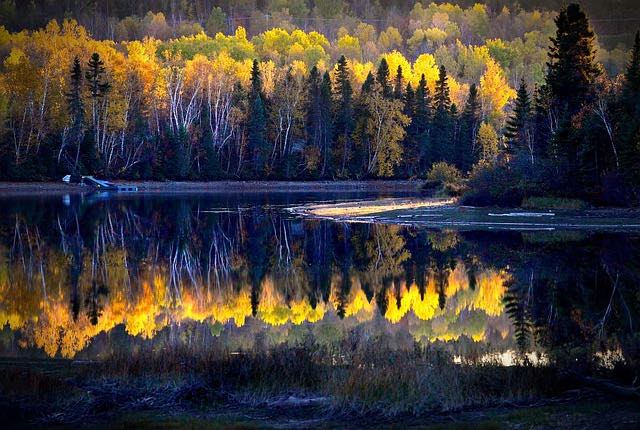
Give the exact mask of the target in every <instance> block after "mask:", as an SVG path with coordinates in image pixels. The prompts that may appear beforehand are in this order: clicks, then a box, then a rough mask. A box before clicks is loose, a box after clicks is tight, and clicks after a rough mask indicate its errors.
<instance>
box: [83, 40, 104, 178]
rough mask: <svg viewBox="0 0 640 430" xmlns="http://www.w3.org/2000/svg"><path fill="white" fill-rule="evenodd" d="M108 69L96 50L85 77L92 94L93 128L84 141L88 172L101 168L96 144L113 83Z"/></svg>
mask: <svg viewBox="0 0 640 430" xmlns="http://www.w3.org/2000/svg"><path fill="white" fill-rule="evenodd" d="M105 75H106V69H105V67H104V62H103V61H102V60H101V59H100V55H99V54H98V53H96V52H94V53H93V54H92V55H91V58H90V59H89V63H88V64H87V71H86V73H85V79H86V81H87V88H88V89H89V94H90V95H91V130H90V131H89V133H87V134H86V135H85V138H84V141H83V144H82V146H83V155H82V157H83V165H84V167H85V169H86V170H87V171H88V172H91V173H93V172H95V171H97V170H99V169H100V164H101V163H100V158H99V156H98V151H97V148H96V145H97V144H98V140H99V137H100V134H101V130H100V127H103V126H104V124H101V121H100V120H101V116H102V112H103V110H104V109H105V108H106V107H105V106H104V105H103V104H102V103H103V101H104V99H105V97H107V95H108V94H109V91H110V90H111V84H110V83H109V82H108V81H107V80H106V77H105Z"/></svg>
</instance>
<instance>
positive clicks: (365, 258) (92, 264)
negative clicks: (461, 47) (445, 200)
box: [0, 193, 640, 369]
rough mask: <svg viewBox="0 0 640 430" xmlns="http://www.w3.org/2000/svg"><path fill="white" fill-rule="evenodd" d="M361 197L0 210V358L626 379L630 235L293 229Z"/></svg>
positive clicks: (635, 266)
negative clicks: (306, 355)
mask: <svg viewBox="0 0 640 430" xmlns="http://www.w3.org/2000/svg"><path fill="white" fill-rule="evenodd" d="M372 197H375V195H373V194H351V195H349V194H304V193H297V194H278V193H275V194H269V195H260V194H255V195H254V194H237V195H226V194H215V195H213V194H209V195H208V194H193V195H143V196H139V195H135V196H134V195H131V196H121V197H105V196H101V195H90V196H52V197H31V198H27V197H25V198H2V199H0V326H1V327H2V331H0V355H1V356H3V357H13V358H27V357H28V358H38V357H41V358H46V357H61V358H74V359H97V358H101V357H107V356H109V355H110V354H113V353H114V352H115V351H122V350H126V351H135V350H136V348H141V347H145V346H150V347H152V348H157V349H160V348H172V347H174V346H176V345H185V344H188V345H191V346H194V347H197V348H206V349H210V350H212V351H215V350H220V351H223V350H224V351H232V352H233V351H237V352H241V351H246V350H252V349H268V348H270V347H273V346H276V345H283V344H287V345H304V344H306V342H309V341H313V342H316V343H319V344H322V345H327V346H332V345H344V343H345V342H347V341H349V339H353V338H354V337H355V338H358V339H367V338H376V339H382V341H383V342H384V343H385V344H386V345H387V346H389V347H391V348H398V349H411V348H413V347H414V346H415V345H416V344H421V345H432V346H433V348H441V349H443V350H445V351H447V352H449V353H451V354H452V355H453V356H454V357H455V360H456V361H458V362H460V361H464V360H466V359H469V358H474V359H478V358H480V359H482V358H483V357H491V359H492V360H494V361H495V360H498V361H500V362H502V363H504V364H512V363H513V362H514V360H522V359H524V355H522V354H526V357H527V359H528V360H529V361H530V362H533V363H541V364H544V363H545V362H547V361H548V360H549V359H550V358H551V359H553V360H556V361H558V360H565V361H568V362H575V363H577V364H576V365H584V366H594V365H597V366H605V367H609V368H615V367H616V366H622V367H625V368H629V367H631V368H636V369H637V364H638V356H639V355H640V354H639V352H638V350H639V349H640V348H639V345H640V334H639V332H638V329H639V327H640V321H639V319H638V316H639V312H640V289H639V288H638V285H640V236H638V235H635V234H633V233H615V232H606V233H605V232H589V231H579V232H577V231H566V232H563V231H543V232H531V231H528V232H527V231H524V232H518V231H509V232H505V231H482V230H469V229H468V228H467V229H465V231H456V230H453V229H452V230H442V229H429V228H426V227H425V228H423V227H421V228H416V227H402V226H395V225H378V224H366V223H357V224H345V223H336V222H331V221H326V220H323V221H318V220H311V219H303V218H301V217H299V216H297V215H293V214H291V213H290V212H289V211H287V208H290V207H293V206H297V205H300V204H302V203H308V202H319V201H323V202H326V201H338V200H348V199H354V198H372Z"/></svg>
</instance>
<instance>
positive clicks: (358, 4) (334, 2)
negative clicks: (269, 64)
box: [0, 0, 640, 47]
mask: <svg viewBox="0 0 640 430" xmlns="http://www.w3.org/2000/svg"><path fill="white" fill-rule="evenodd" d="M428 3H429V2H428V1H422V2H417V1H413V2H412V1H402V0H137V1H133V2H132V1H128V0H105V1H97V0H64V1H56V0H30V1H16V0H3V1H1V2H0V25H4V26H6V27H7V28H9V29H10V30H12V31H17V30H22V29H24V28H29V29H36V28H40V27H43V26H44V25H46V23H47V22H48V21H50V20H51V19H57V20H59V21H61V20H63V19H65V18H73V19H75V20H77V21H78V22H79V23H80V24H81V25H83V26H84V27H86V28H88V29H89V30H90V31H91V33H92V34H93V35H94V36H95V37H96V38H99V39H113V38H116V37H119V36H125V37H126V36H127V33H129V34H128V36H129V37H132V38H141V37H142V36H143V35H140V34H137V35H134V34H131V33H130V31H132V30H133V31H139V30H140V29H141V28H142V27H144V26H145V25H146V24H148V23H149V22H148V21H149V16H148V12H149V11H151V12H153V15H152V16H157V15H159V14H160V15H162V17H163V20H164V21H165V23H166V24H165V25H163V26H162V27H163V28H162V30H163V31H165V34H166V35H167V37H177V36H180V35H184V34H185V32H186V33H190V32H192V31H194V29H195V28H196V27H199V28H200V29H205V30H206V31H208V32H210V35H211V36H214V35H215V33H216V32H218V31H222V32H225V33H227V34H232V33H233V32H235V29H236V28H237V27H238V26H243V27H244V28H246V29H247V31H248V33H249V34H250V35H257V34H259V33H262V32H264V31H266V30H268V29H269V28H271V27H274V26H277V27H283V28H288V29H291V28H292V27H293V28H302V29H304V30H305V31H310V30H316V31H319V32H321V33H323V34H325V35H327V36H328V37H329V36H335V34H336V33H337V32H338V30H339V29H340V28H341V27H345V28H347V29H349V30H351V29H352V28H351V27H353V28H355V26H356V25H357V24H358V23H359V22H366V23H369V24H373V25H374V26H375V27H376V30H377V31H383V30H385V29H386V28H387V27H389V26H392V27H395V28H397V29H399V30H400V32H401V33H402V34H403V36H404V37H405V38H407V39H408V38H409V37H411V33H412V32H413V30H415V28H410V27H411V25H412V24H413V21H415V16H412V15H410V12H412V10H413V9H414V8H415V6H416V5H420V6H425V7H426V6H427V5H428ZM476 3H478V2H477V1H476V0H452V1H450V2H448V6H450V8H451V9H453V8H458V9H461V8H471V7H473V6H474V4H476ZM482 3H484V4H485V5H486V8H487V10H488V15H489V16H490V17H497V16H499V15H500V14H501V13H502V11H503V10H504V9H505V8H507V9H508V10H510V11H511V12H513V13H516V14H517V13H518V12H520V11H533V10H535V9H538V10H544V11H557V10H559V9H560V8H561V7H562V6H563V5H564V2H563V1H562V0H529V1H526V2H522V1H518V0H488V1H485V2H482ZM580 4H581V5H582V6H583V7H584V8H585V9H586V11H587V12H588V13H589V15H590V16H592V17H593V18H596V19H597V20H598V21H597V23H596V30H597V31H598V32H599V33H601V34H603V35H605V34H606V40H605V44H606V45H607V46H609V47H615V46H616V45H617V44H618V43H625V42H628V41H625V33H627V34H626V39H628V38H629V34H628V33H629V32H631V31H633V26H634V25H637V22H635V23H634V22H631V20H630V18H632V17H634V16H637V15H638V12H639V11H640V9H639V7H638V3H637V2H636V1H635V0H616V1H609V2H603V1H600V0H583V1H581V2H580ZM442 5H443V6H447V5H446V4H442ZM450 15H456V12H454V13H453V14H451V13H450ZM145 18H147V22H146V23H144V21H145ZM499 21H500V20H498V22H492V25H491V28H492V29H493V28H495V27H496V24H498V25H499V24H500V22H499ZM469 22H473V19H471V20H469ZM140 24H143V25H142V26H141V25H140ZM463 27H465V26H461V29H463ZM156 29H160V28H159V27H156ZM197 32H198V31H197V30H196V33H197ZM118 33H120V34H118ZM148 35H152V34H148ZM154 36H155V37H158V36H157V34H156V35H154ZM499 37H504V35H500V36H499Z"/></svg>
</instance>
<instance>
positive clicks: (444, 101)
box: [433, 66, 451, 114]
mask: <svg viewBox="0 0 640 430" xmlns="http://www.w3.org/2000/svg"><path fill="white" fill-rule="evenodd" d="M433 103H434V107H435V110H436V114H437V113H438V111H441V112H446V111H449V109H451V97H450V90H449V77H448V76H447V69H445V67H444V66H440V72H439V74H438V80H437V81H436V90H435V94H434V96H433Z"/></svg>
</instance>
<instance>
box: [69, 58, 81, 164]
mask: <svg viewBox="0 0 640 430" xmlns="http://www.w3.org/2000/svg"><path fill="white" fill-rule="evenodd" d="M70 78H71V79H70V90H69V92H68V93H67V105H68V109H69V116H70V117H71V129H70V131H69V135H70V136H69V141H70V142H71V145H70V146H71V153H72V155H71V157H72V160H69V161H70V163H69V164H70V168H71V170H72V172H73V173H74V174H76V175H77V174H79V173H80V146H81V142H82V140H83V136H84V102H83V99H82V66H80V60H79V59H78V57H75V58H74V60H73V66H72V67H71V75H70Z"/></svg>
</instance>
